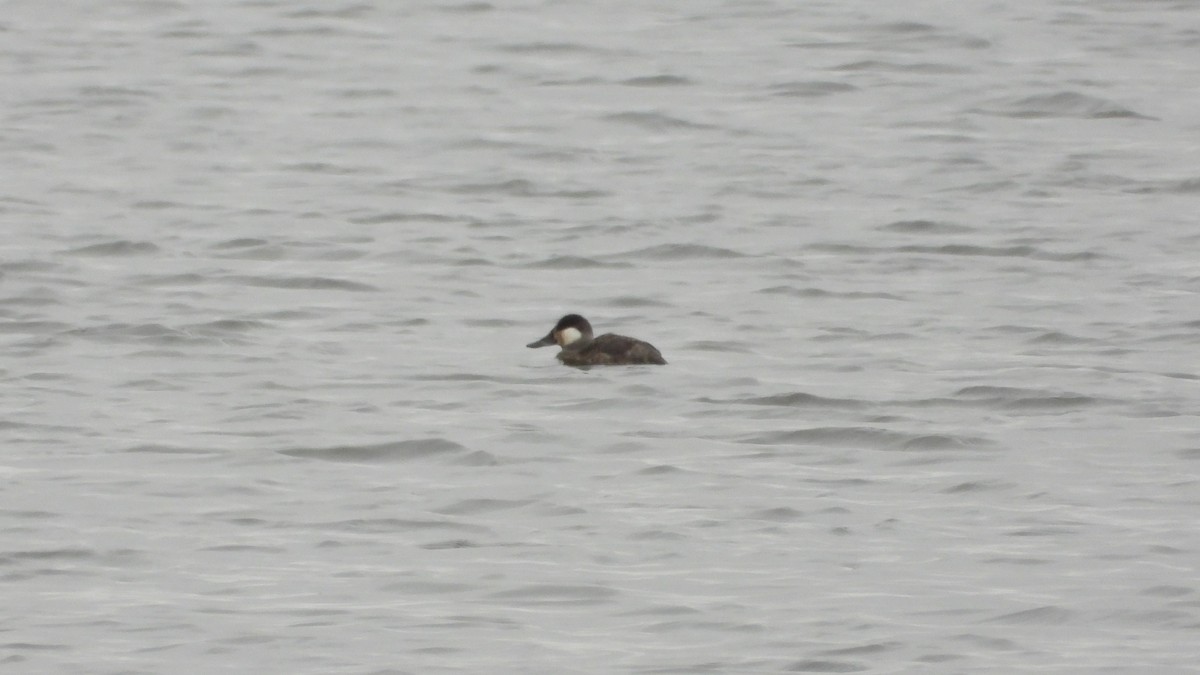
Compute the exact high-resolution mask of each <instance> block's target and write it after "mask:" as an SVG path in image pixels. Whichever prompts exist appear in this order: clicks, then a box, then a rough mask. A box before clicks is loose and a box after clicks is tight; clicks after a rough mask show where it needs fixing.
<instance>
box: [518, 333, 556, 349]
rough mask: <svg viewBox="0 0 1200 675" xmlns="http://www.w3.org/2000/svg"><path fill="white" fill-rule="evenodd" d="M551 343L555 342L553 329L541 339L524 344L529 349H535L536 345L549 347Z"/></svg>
mask: <svg viewBox="0 0 1200 675" xmlns="http://www.w3.org/2000/svg"><path fill="white" fill-rule="evenodd" d="M552 344H557V343H556V342H555V341H554V331H550V333H549V334H548V335H546V337H544V338H542V339H541V340H538V341H537V342H530V343H529V344H527V345H525V346H526V347H529V348H530V349H537V348H538V347H549V346H550V345H552Z"/></svg>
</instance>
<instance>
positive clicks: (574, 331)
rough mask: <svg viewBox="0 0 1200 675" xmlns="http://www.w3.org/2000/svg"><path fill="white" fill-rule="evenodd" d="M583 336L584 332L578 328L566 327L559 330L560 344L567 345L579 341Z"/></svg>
mask: <svg viewBox="0 0 1200 675" xmlns="http://www.w3.org/2000/svg"><path fill="white" fill-rule="evenodd" d="M581 337H583V333H580V332H579V329H578V328H564V329H562V330H560V331H559V332H558V344H560V345H562V346H564V347H566V346H567V345H569V344H571V343H573V342H578V341H579V338H581Z"/></svg>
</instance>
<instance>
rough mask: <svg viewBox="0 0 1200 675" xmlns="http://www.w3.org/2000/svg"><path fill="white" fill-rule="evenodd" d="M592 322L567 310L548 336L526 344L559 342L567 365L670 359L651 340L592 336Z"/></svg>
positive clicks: (660, 363) (663, 361)
mask: <svg viewBox="0 0 1200 675" xmlns="http://www.w3.org/2000/svg"><path fill="white" fill-rule="evenodd" d="M592 335H593V333H592V324H590V323H588V320H587V319H585V318H583V317H582V316H580V315H578V314H568V315H566V316H564V317H563V318H561V319H559V320H558V323H556V324H554V328H551V329H550V332H549V333H547V334H546V337H544V338H542V339H540V340H537V341H534V342H530V343H529V344H527V345H525V346H526V347H529V348H530V349H537V348H538V347H548V346H550V345H558V346H559V347H561V348H562V350H561V351H560V352H558V360H559V361H562V362H563V364H565V365H568V366H628V365H637V364H650V365H656V366H663V365H666V363H667V361H666V359H664V358H663V356H662V354H661V353H659V351H658V349H656V348H655V347H654V345H652V344H650V343H649V342H643V341H642V340H638V339H637V338H631V337H625V336H624V335H614V334H612V333H605V334H604V335H601V336H600V337H592Z"/></svg>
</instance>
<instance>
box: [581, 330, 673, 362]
mask: <svg viewBox="0 0 1200 675" xmlns="http://www.w3.org/2000/svg"><path fill="white" fill-rule="evenodd" d="M574 346H575V345H570V346H568V347H564V348H563V350H562V351H560V352H559V353H558V360H559V361H562V362H563V363H565V364H567V365H568V366H614V365H636V364H643V363H644V364H654V365H657V366H663V365H666V363H667V361H666V359H664V358H663V357H662V354H660V353H659V352H658V350H657V349H655V348H654V345H652V344H650V343H649V342H642V341H641V340H637V339H634V338H631V337H625V336H624V335H613V334H612V333H606V334H604V335H601V336H600V337H598V338H596V339H594V340H591V341H590V342H587V343H585V344H583V345H581V346H580V347H579V348H578V349H572V348H571V347H574Z"/></svg>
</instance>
